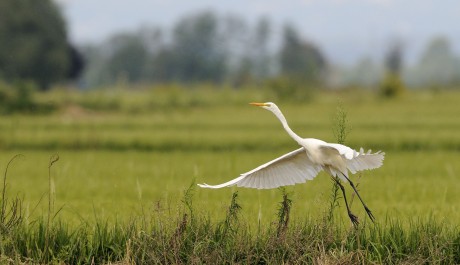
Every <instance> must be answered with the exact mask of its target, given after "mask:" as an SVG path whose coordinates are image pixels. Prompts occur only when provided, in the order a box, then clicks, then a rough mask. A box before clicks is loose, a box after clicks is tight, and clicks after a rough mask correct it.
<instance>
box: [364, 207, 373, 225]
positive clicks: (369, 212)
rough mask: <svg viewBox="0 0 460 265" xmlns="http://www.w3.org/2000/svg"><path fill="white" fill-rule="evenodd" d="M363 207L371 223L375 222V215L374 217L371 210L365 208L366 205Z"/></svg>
mask: <svg viewBox="0 0 460 265" xmlns="http://www.w3.org/2000/svg"><path fill="white" fill-rule="evenodd" d="M364 209H365V210H366V213H367V215H368V216H369V218H370V219H371V221H372V222H373V223H375V217H374V215H373V214H372V212H371V210H369V208H367V207H364Z"/></svg>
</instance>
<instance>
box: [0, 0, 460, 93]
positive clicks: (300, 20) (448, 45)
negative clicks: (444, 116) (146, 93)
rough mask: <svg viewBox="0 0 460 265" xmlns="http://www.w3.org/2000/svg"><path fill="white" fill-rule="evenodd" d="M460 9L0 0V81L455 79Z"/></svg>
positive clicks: (296, 85) (236, 83)
mask: <svg viewBox="0 0 460 265" xmlns="http://www.w3.org/2000/svg"><path fill="white" fill-rule="evenodd" d="M459 17H460V3H459V2H458V1H454V0H451V1H442V2H439V1H432V0H422V1H415V0H407V1H395V0H328V1H316V0H303V1H302V0H289V1H270V2H269V3H267V2H266V1H249V2H248V1H240V0H236V1H232V2H222V1H218V2H216V1H209V0H199V1H190V2H185V1H142V0H135V1H130V2H126V1H107V0H104V1H97V2H94V1H87V0H54V1H52V0H42V1H32V0H29V1H27V0H21V1H13V0H3V1H1V3H0V25H1V27H0V80H2V82H4V83H8V84H13V86H19V87H21V86H24V84H22V85H20V84H18V83H24V82H25V81H27V82H28V85H27V86H28V87H31V86H32V87H34V88H35V89H38V90H49V89H51V88H53V87H56V86H61V87H62V86H64V87H72V88H75V89H84V90H91V89H98V88H107V87H113V86H114V85H117V84H118V85H122V86H126V87H127V88H131V89H134V88H136V87H137V88H139V87H142V86H144V87H145V86H150V87H152V86H155V85H164V84H168V83H169V84H170V83H175V84H178V85H187V86H190V85H192V84H204V83H206V84H211V85H212V86H215V87H223V86H225V87H231V88H241V87H248V86H253V87H265V88H266V87H272V88H273V89H272V90H283V89H284V90H289V91H291V93H292V90H305V89H308V88H309V87H315V88H321V89H343V88H349V87H359V88H365V89H371V90H376V91H378V90H380V92H382V93H383V94H384V95H387V96H393V95H396V94H398V93H400V92H401V91H402V90H404V89H411V90H416V89H421V88H430V89H433V88H434V89H439V88H446V89H451V88H455V87H458V85H459V83H460V28H459V26H458V23H456V21H458V18H459ZM3 86H6V84H3ZM287 87H290V88H289V89H288V88H287ZM3 90H5V88H3ZM23 90H24V89H23ZM289 91H282V92H279V94H284V93H289ZM0 93H3V94H5V92H0ZM298 94H300V95H301V94H302V93H298ZM6 97H7V96H6V95H3V96H1V97H0V102H1V100H2V98H3V101H5V100H6V99H5V98H6ZM287 97H289V95H288V96H287Z"/></svg>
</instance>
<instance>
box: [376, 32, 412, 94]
mask: <svg viewBox="0 0 460 265" xmlns="http://www.w3.org/2000/svg"><path fill="white" fill-rule="evenodd" d="M384 65H385V77H384V79H383V81H382V83H381V84H380V91H381V94H382V95H383V96H384V97H396V96H400V95H401V94H403V93H404V91H405V90H406V88H405V86H404V83H403V80H402V77H401V76H402V70H403V45H402V42H401V41H399V40H394V41H393V42H392V43H391V44H390V47H389V49H388V51H387V53H386V55H385V63H384Z"/></svg>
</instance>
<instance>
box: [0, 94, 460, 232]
mask: <svg viewBox="0 0 460 265" xmlns="http://www.w3.org/2000/svg"><path fill="white" fill-rule="evenodd" d="M195 92H196V93H195V94H193V93H192V92H187V93H185V92H184V94H181V93H180V92H177V91H175V92H174V93H173V94H171V93H167V92H164V91H159V92H156V93H154V92H136V93H133V94H129V93H127V92H118V93H119V94H117V93H114V94H110V93H107V94H104V93H102V94H97V95H93V94H91V93H88V95H86V96H87V97H88V98H87V99H85V98H84V95H81V94H78V93H74V94H69V95H67V94H64V95H63V94H61V92H54V93H51V94H43V95H39V98H40V100H42V101H47V100H51V101H62V102H64V103H63V105H62V107H61V110H60V111H58V112H56V113H54V114H51V115H24V114H15V115H9V116H2V117H1V118H0V170H1V171H4V170H5V168H6V165H7V163H8V161H9V160H10V159H11V158H12V157H13V156H14V155H16V154H22V155H23V156H21V157H20V158H18V159H16V160H15V161H13V163H12V164H11V165H10V167H9V170H8V174H7V183H8V186H7V188H8V189H7V191H8V196H9V197H13V196H15V195H16V194H18V195H19V197H21V198H22V199H23V202H24V212H25V218H26V220H28V221H30V222H32V221H33V220H36V219H37V218H40V217H41V216H46V214H47V209H48V199H47V198H48V197H47V196H48V190H49V183H48V164H49V159H50V157H51V156H52V155H53V154H58V155H59V157H60V159H59V161H58V162H56V163H55V164H54V165H53V166H52V168H51V177H52V182H53V183H52V184H53V186H54V193H53V194H54V196H55V210H56V211H57V210H58V209H60V212H59V213H58V215H57V219H59V220H61V221H62V222H65V223H68V224H69V225H70V226H71V227H72V226H76V227H78V226H79V224H80V223H82V222H83V223H86V222H87V223H98V222H100V221H101V220H103V221H105V220H107V221H108V222H109V223H116V222H124V221H129V220H133V219H138V218H143V217H145V216H155V215H158V213H160V212H161V214H162V215H164V216H165V218H166V219H168V218H173V220H176V219H177V220H179V219H180V213H181V212H183V211H184V208H185V206H184V204H183V203H182V201H183V199H184V191H185V190H186V189H187V188H188V187H189V186H190V185H191V184H192V183H202V182H206V183H209V184H218V183H222V182H224V181H227V180H230V179H232V178H235V177H237V176H238V175H239V174H240V173H243V172H246V171H248V170H250V169H252V168H255V167H256V166H258V165H260V164H262V163H265V162H266V161H268V160H271V159H274V158H276V157H278V156H280V155H282V154H284V153H286V152H288V151H291V150H293V149H295V148H297V146H296V143H295V142H294V141H293V140H292V139H290V138H289V136H288V135H287V134H286V133H285V131H284V130H283V128H282V126H281V125H280V123H279V121H278V120H277V119H276V118H275V117H274V116H273V115H272V114H271V113H270V112H268V111H266V110H263V109H259V108H255V107H252V106H250V105H248V104H247V103H248V102H251V101H269V100H271V99H270V98H269V96H267V95H264V94H263V93H261V92H260V91H249V92H248V91H243V92H241V93H238V92H232V91H221V92H210V91H195ZM88 102H89V103H88ZM95 102H96V103H95ZM97 102H100V104H99V103H97ZM114 102H115V103H114ZM459 103H460V93H459V92H429V91H423V92H420V93H413V94H412V93H411V94H407V95H405V97H403V98H400V99H395V100H383V99H379V98H377V97H374V96H372V95H371V94H367V93H363V92H359V91H347V92H341V93H336V92H328V93H320V94H318V95H316V97H315V98H314V100H312V101H311V102H308V103H305V104H301V103H289V102H279V104H278V105H279V106H280V108H281V109H282V111H283V112H284V114H285V116H286V118H287V120H288V122H289V123H290V125H291V127H292V128H293V129H294V131H296V132H297V133H298V134H299V135H300V136H303V137H313V138H320V139H323V140H325V141H329V142H335V141H336V137H335V136H334V133H333V129H332V128H333V127H334V116H335V115H336V110H337V107H338V106H339V105H340V104H341V105H342V106H343V109H345V111H346V112H347V118H348V120H347V125H348V128H350V130H349V134H348V136H347V138H346V144H347V145H349V146H350V147H352V148H355V149H359V148H360V147H364V148H365V149H372V150H375V151H377V150H382V151H384V152H385V153H386V157H385V161H384V165H383V167H382V168H379V169H376V170H373V171H366V172H363V173H362V174H358V175H355V176H353V179H354V180H355V184H357V183H359V186H358V189H359V190H360V194H361V195H362V196H363V198H364V200H365V201H366V203H367V205H368V206H369V208H371V210H372V211H373V213H374V215H375V216H376V218H377V222H379V223H382V224H383V223H386V222H389V220H390V221H396V222H400V223H401V224H402V225H403V226H409V225H410V224H411V222H413V221H415V220H435V221H436V222H438V223H443V224H449V225H450V226H452V227H458V224H459V223H460V203H459V202H460V193H459V191H460V182H459V181H458V177H459V174H460V163H459V161H460V118H459V115H460V105H459ZM92 106H106V107H104V108H96V107H92ZM114 106H115V107H114ZM111 108H113V109H111ZM331 188H332V181H331V180H330V178H329V177H328V176H327V175H326V174H325V173H321V174H320V175H319V176H318V177H317V178H316V179H314V180H313V181H310V182H308V183H306V184H301V185H297V186H292V187H288V188H287V189H286V190H287V192H288V193H289V194H290V198H291V199H292V200H293V204H292V210H291V220H292V222H302V221H304V220H310V219H311V218H316V217H319V216H323V215H324V214H325V212H326V211H327V209H328V207H329V203H330V196H331ZM346 188H348V194H350V196H351V189H350V188H349V186H348V185H347V186H346ZM235 191H238V199H239V205H240V206H241V212H240V220H243V221H244V223H245V224H246V225H247V226H248V227H249V230H251V231H255V230H256V229H257V228H258V226H259V222H260V223H261V224H262V225H264V226H270V224H271V223H272V222H274V220H276V218H277V217H276V216H277V215H276V214H277V211H278V208H279V204H278V203H279V202H280V201H281V199H282V192H281V191H280V190H252V189H244V188H227V189H221V190H208V189H199V188H198V187H197V188H196V189H195V190H194V193H193V194H194V195H193V207H194V211H195V213H196V214H199V215H201V216H207V217H209V218H211V220H221V219H223V218H225V216H226V214H227V212H226V209H227V208H228V204H229V202H230V199H231V197H232V194H233V193H234V192H235ZM339 203H340V205H341V207H340V208H338V209H336V210H335V212H336V214H339V215H341V218H338V219H337V221H338V222H339V224H341V225H344V226H345V227H349V221H348V219H347V218H346V215H345V209H344V207H343V203H342V200H341V199H340V200H339ZM352 208H353V211H354V212H355V213H356V214H357V215H358V217H359V218H360V220H361V222H363V223H366V222H369V220H366V215H365V212H364V210H363V209H362V207H361V205H360V203H359V202H358V201H355V202H354V203H353V206H352ZM365 220H366V221H365ZM174 222H175V221H174Z"/></svg>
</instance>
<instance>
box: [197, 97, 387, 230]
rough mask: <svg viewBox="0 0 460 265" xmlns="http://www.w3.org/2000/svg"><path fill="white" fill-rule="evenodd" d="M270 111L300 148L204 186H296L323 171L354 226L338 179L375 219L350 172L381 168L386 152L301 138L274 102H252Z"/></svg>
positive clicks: (212, 187)
mask: <svg viewBox="0 0 460 265" xmlns="http://www.w3.org/2000/svg"><path fill="white" fill-rule="evenodd" d="M250 104H251V105H253V106H259V107H262V108H264V109H267V110H269V111H271V112H272V113H273V114H275V116H276V117H277V118H278V119H279V120H280V121H281V124H282V125H283V127H284V129H285V130H286V132H287V133H288V134H289V135H290V136H291V137H292V138H293V139H294V140H295V141H296V142H297V143H298V144H299V145H300V146H301V148H299V149H297V150H294V151H292V152H290V153H287V154H285V155H283V156H281V157H279V158H276V159H274V160H272V161H270V162H268V163H265V164H263V165H261V166H259V167H257V168H255V169H253V170H251V171H249V172H246V173H243V174H241V175H240V176H239V177H238V178H236V179H233V180H230V181H228V182H225V183H223V184H219V185H208V184H206V183H204V184H198V186H200V187H202V188H211V189H219V188H223V187H229V186H233V185H236V186H238V187H246V188H256V189H271V188H277V187H280V186H287V185H295V184H297V183H304V182H306V181H307V180H312V179H313V178H314V177H316V175H317V174H318V173H319V172H320V171H321V170H324V171H326V172H327V173H328V174H329V175H331V177H332V179H333V180H334V181H335V182H336V183H337V184H338V185H339V187H340V189H341V190H342V194H343V198H344V201H345V205H346V208H347V212H348V216H349V217H350V220H351V221H352V223H353V224H354V225H357V224H358V217H356V216H355V215H354V214H353V213H352V212H351V210H350V207H349V206H348V202H347V198H346V196H345V188H344V187H343V185H342V184H341V182H340V180H339V178H340V179H341V180H343V181H345V182H347V181H348V183H350V186H351V187H352V188H353V190H354V192H355V193H356V195H357V196H358V198H359V200H360V201H361V203H362V205H363V206H364V209H365V210H366V212H367V215H368V216H369V218H370V219H371V220H372V221H373V222H374V220H375V218H374V215H373V214H372V212H371V211H370V210H369V208H368V207H367V206H366V204H365V203H364V201H363V200H362V198H361V196H360V195H359V193H358V191H357V190H356V187H355V185H354V184H353V182H352V181H351V180H350V179H349V177H348V171H350V172H351V173H352V174H354V173H356V172H357V171H361V170H365V169H374V168H378V167H380V166H381V165H382V164H383V159H384V155H385V153H383V152H380V151H379V152H376V153H371V150H369V151H368V152H367V153H365V152H364V150H363V149H362V148H361V149H360V151H359V152H357V151H355V150H353V149H351V148H350V147H348V146H345V145H342V144H333V143H327V142H324V141H322V140H318V139H314V138H301V137H300V136H298V135H297V134H296V133H294V132H293V131H292V130H291V128H289V125H288V123H287V121H286V118H285V117H284V115H283V113H281V110H280V109H279V108H278V106H276V104H275V103H272V102H266V103H250Z"/></svg>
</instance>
